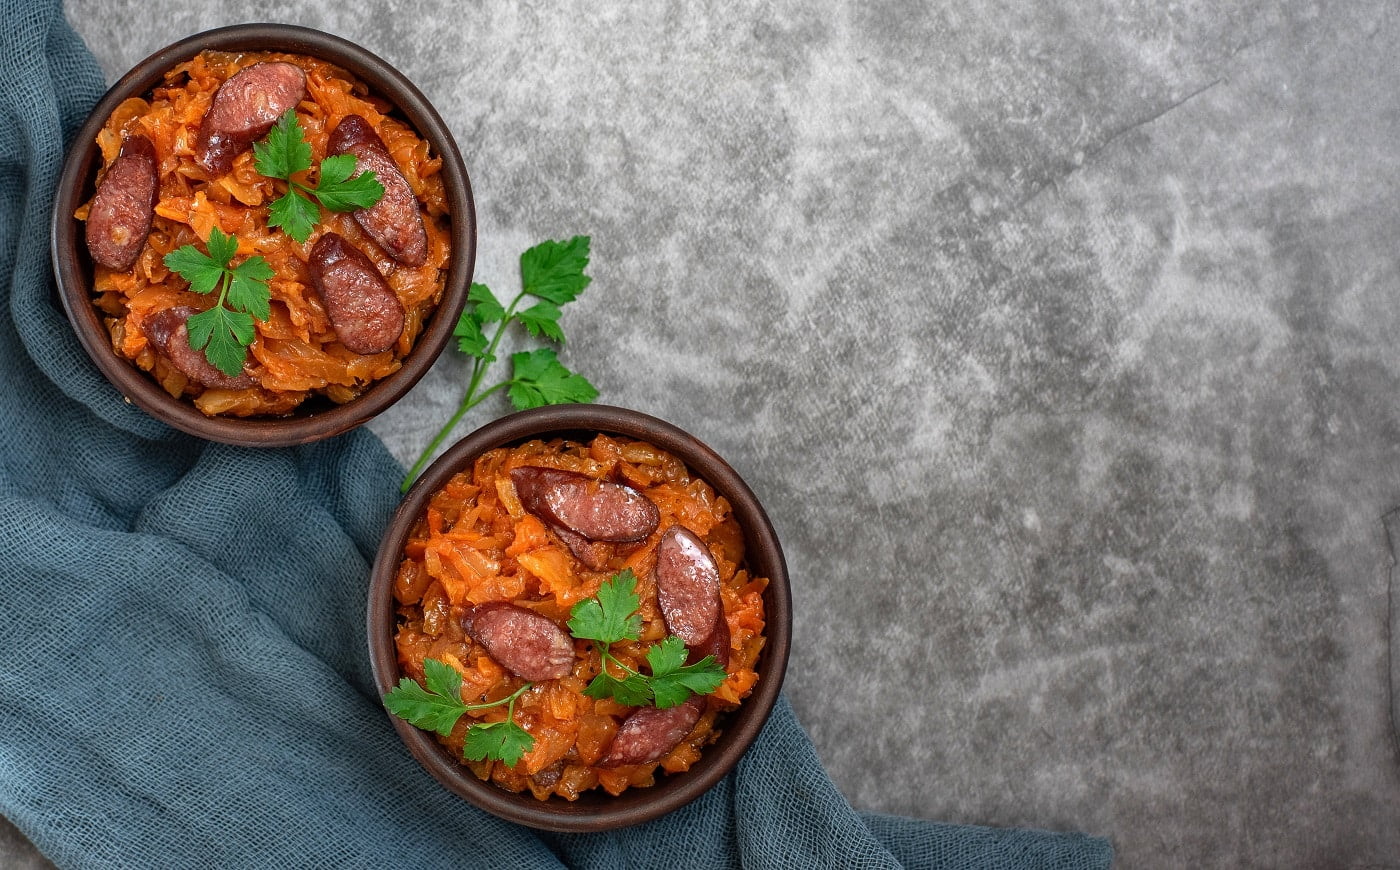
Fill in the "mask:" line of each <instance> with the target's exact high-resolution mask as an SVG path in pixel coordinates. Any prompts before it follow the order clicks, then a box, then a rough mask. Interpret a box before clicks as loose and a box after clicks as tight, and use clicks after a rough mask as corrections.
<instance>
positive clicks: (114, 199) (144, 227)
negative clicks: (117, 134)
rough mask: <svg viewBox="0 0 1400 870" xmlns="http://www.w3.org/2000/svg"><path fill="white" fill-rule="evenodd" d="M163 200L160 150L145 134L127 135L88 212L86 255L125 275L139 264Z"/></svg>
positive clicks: (99, 185)
mask: <svg viewBox="0 0 1400 870" xmlns="http://www.w3.org/2000/svg"><path fill="white" fill-rule="evenodd" d="M159 196H160V173H159V169H158V166H157V161H156V149H155V146H154V145H152V144H151V140H150V139H147V138H146V137H145V136H142V135H139V134H138V135H135V136H128V137H126V139H125V140H124V141H123V142H122V148H121V151H120V152H118V154H117V159H116V160H113V161H112V165H111V166H109V167H107V172H106V174H104V175H103V176H102V181H100V182H99V183H98V185H97V193H96V194H94V195H93V197H92V206H91V208H89V210H88V218H87V226H86V227H85V228H84V231H85V232H86V234H87V247H88V252H89V253H90V254H92V259H93V260H94V261H95V262H97V263H99V264H101V265H103V266H106V267H107V268H108V269H114V270H116V271H118V272H123V271H125V270H127V269H130V268H131V267H132V266H133V265H135V264H136V258H137V257H139V256H141V249H142V248H144V247H145V246H146V237H147V236H148V235H150V232H151V220H152V219H153V218H154V217H155V214H156V200H157V199H158V198H159Z"/></svg>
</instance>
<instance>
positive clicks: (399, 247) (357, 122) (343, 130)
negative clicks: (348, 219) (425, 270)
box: [326, 115, 428, 266]
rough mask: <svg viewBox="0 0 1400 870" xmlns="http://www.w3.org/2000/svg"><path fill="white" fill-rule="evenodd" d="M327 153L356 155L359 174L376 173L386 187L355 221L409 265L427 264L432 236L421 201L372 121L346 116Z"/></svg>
mask: <svg viewBox="0 0 1400 870" xmlns="http://www.w3.org/2000/svg"><path fill="white" fill-rule="evenodd" d="M326 150H327V151H329V152H330V153H331V154H351V155H354V157H355V169H356V171H358V172H366V171H370V172H373V173H374V177H375V178H376V179H377V180H378V181H379V183H380V184H381V185H382V186H383V187H384V195H383V196H382V197H380V199H379V202H377V203H375V204H374V205H372V206H370V207H369V208H357V209H355V211H354V216H355V221H356V222H357V223H359V225H360V226H361V227H363V228H364V231H365V232H366V233H367V234H368V235H369V237H370V238H372V239H374V240H375V241H376V242H378V243H379V246H380V247H381V248H383V249H384V250H385V251H386V252H387V253H388V254H389V256H391V257H393V258H394V259H395V260H397V261H398V262H400V263H403V264H404V265H405V266H421V265H423V264H424V263H426V262H427V261H428V233H427V231H426V230H425V229H424V228H423V215H422V213H421V212H419V210H418V198H417V197H416V196H414V195H413V188H412V187H410V186H409V184H408V179H406V178H404V176H403V173H402V172H400V171H399V167H398V164H397V163H395V162H394V158H393V156H392V155H390V154H389V148H388V146H386V145H385V144H384V140H383V139H381V138H379V134H378V133H376V132H375V131H374V127H373V126H371V125H370V123H369V121H367V120H365V119H364V118H363V117H361V116H359V115H346V116H345V117H344V118H342V119H341V120H340V123H339V124H336V126H335V129H334V130H332V131H331V135H330V139H328V140H327V142H326Z"/></svg>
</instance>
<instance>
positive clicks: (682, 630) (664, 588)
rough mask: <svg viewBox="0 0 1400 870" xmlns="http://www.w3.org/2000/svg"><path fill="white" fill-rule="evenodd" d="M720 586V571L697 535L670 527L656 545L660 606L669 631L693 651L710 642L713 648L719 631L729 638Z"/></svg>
mask: <svg viewBox="0 0 1400 870" xmlns="http://www.w3.org/2000/svg"><path fill="white" fill-rule="evenodd" d="M719 586H720V583H719V568H718V567H717V566H716V565H715V560H714V559H713V558H712V557H711V556H710V551H709V548H707V547H706V546H705V542H704V541H702V540H700V538H698V537H697V536H696V535H695V533H694V532H692V531H690V530H689V529H687V528H685V527H684V526H671V527H670V528H669V529H667V530H666V531H665V533H663V534H662V535H661V540H660V542H659V543H657V545H656V598H657V602H658V603H659V604H660V605H661V615H662V617H663V618H664V619H665V620H666V628H667V629H668V630H669V631H670V632H671V634H674V635H675V636H676V637H679V638H680V639H681V640H683V641H685V645H686V646H687V647H689V648H690V649H692V650H696V649H699V648H700V647H701V646H703V645H706V643H707V642H708V643H709V645H711V646H713V645H714V644H715V640H716V639H715V637H714V636H715V633H716V632H717V631H719V630H720V629H725V634H726V635H727V634H728V631H727V623H725V620H724V610H723V607H722V605H721V602H720V592H719ZM725 647H726V649H727V647H728V640H727V638H726V642H725ZM717 657H718V656H717Z"/></svg>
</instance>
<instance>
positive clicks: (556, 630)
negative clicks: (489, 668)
mask: <svg viewBox="0 0 1400 870" xmlns="http://www.w3.org/2000/svg"><path fill="white" fill-rule="evenodd" d="M462 629H463V630H464V631H466V633H467V635H468V636H470V637H471V639H472V640H474V641H476V642H477V643H479V644H481V645H482V646H483V647H484V648H485V649H486V654H487V655H489V656H490V657H491V659H492V660H493V661H495V662H496V664H498V665H500V666H501V667H503V668H505V669H506V670H508V671H510V672H511V673H512V674H515V675H516V676H517V677H520V678H521V679H525V680H530V681H531V682H538V681H540V680H557V679H559V678H560V677H566V676H568V675H569V673H570V672H571V671H573V669H574V642H573V639H572V638H570V637H569V634H568V632H566V631H564V629H562V628H560V627H559V626H558V625H556V624H555V622H554V620H552V619H550V618H549V617H547V616H545V615H544V614H542V613H536V612H535V611H533V610H529V609H528V608H524V607H521V606H519V605H516V604H511V603H510V602H508V601H492V602H489V603H487V604H479V605H477V606H476V607H473V608H472V609H471V610H469V611H467V613H466V615H465V616H463V617H462Z"/></svg>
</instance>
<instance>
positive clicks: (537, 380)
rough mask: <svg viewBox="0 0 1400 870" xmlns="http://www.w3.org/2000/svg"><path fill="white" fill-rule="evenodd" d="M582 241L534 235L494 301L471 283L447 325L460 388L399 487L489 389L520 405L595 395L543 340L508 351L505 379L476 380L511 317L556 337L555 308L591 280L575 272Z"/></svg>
mask: <svg viewBox="0 0 1400 870" xmlns="http://www.w3.org/2000/svg"><path fill="white" fill-rule="evenodd" d="M588 246H589V237H588V236H574V237H573V238H572V239H569V240H568V241H567V242H557V241H553V240H548V241H544V242H541V243H540V244H538V245H536V246H534V247H533V248H530V249H529V250H528V251H526V252H525V253H523V254H521V255H520V279H521V290H520V292H519V293H517V294H516V296H515V298H514V299H512V300H511V302H510V304H509V305H507V306H504V307H502V305H501V303H500V302H498V301H497V300H496V297H495V295H494V294H493V293H492V292H491V290H490V289H489V288H488V287H487V286H486V285H485V284H473V285H472V286H471V289H470V290H469V292H468V294H467V305H466V308H464V309H463V310H462V315H461V317H459V318H458V320H457V326H456V328H455V329H454V330H453V335H455V336H456V337H457V347H458V349H459V350H461V351H462V353H465V354H466V355H467V356H469V357H471V358H472V370H471V377H470V379H469V380H468V381H467V392H466V395H464V396H463V397H462V402H461V404H460V405H458V406H457V411H456V412H455V413H454V414H453V415H452V417H451V418H450V419H448V421H447V424H446V425H444V426H443V427H442V428H441V429H440V430H438V433H437V434H436V435H435V436H433V440H432V441H430V442H429V443H428V446H427V448H426V449H424V451H423V454H422V455H421V456H419V457H418V460H417V461H416V462H414V463H413V467H412V468H411V469H409V472H408V476H407V477H405V478H404V481H403V485H402V486H401V487H400V489H401V490H402V491H405V492H406V491H407V490H408V487H409V484H411V483H413V480H414V478H416V477H417V476H418V473H419V472H421V471H422V470H423V466H425V465H427V463H428V460H429V459H430V458H432V455H433V453H434V452H436V450H437V449H438V447H439V446H441V444H442V442H443V440H444V439H445V438H446V437H447V436H448V435H449V434H451V432H452V430H453V429H455V428H456V427H457V424H458V423H460V422H461V421H462V418H463V417H464V416H466V413H467V412H468V411H470V410H471V409H472V408H474V407H476V406H477V405H478V404H480V403H481V401H482V400H484V399H485V398H486V397H487V396H490V395H491V394H492V393H495V392H497V391H499V390H505V391H506V395H507V396H508V397H509V398H510V402H511V404H512V405H514V406H515V408H516V410H520V411H523V410H525V409H526V408H538V407H540V406H542V405H562V404H568V403H571V402H591V401H593V400H594V399H596V398H598V391H597V390H596V389H594V387H593V385H592V384H590V383H589V382H588V379H587V378H585V377H584V376H583V375H580V374H576V373H574V372H571V371H569V370H568V369H567V368H565V367H564V364H563V363H561V362H559V357H558V356H557V355H556V354H555V352H554V349H553V348H549V347H541V348H536V349H534V350H528V351H521V352H519V353H515V354H511V357H510V362H511V376H510V378H508V379H506V380H503V381H501V382H500V383H497V384H495V385H493V386H491V387H487V388H485V389H482V386H481V385H482V381H483V380H485V378H486V372H487V370H488V369H489V368H490V367H491V364H492V363H494V362H495V361H496V349H497V347H499V346H500V343H501V337H502V336H503V335H504V334H505V331H506V327H507V326H508V325H509V324H510V323H511V322H516V323H519V324H520V325H521V326H522V327H524V329H525V331H526V332H528V333H529V334H530V335H531V336H534V337H535V338H545V339H548V340H550V341H554V342H558V343H561V344H562V343H563V341H564V331H563V329H562V328H561V327H560V325H559V316H560V312H561V309H562V307H563V306H564V305H566V304H568V303H570V302H572V301H574V300H575V299H577V298H578V296H579V294H580V293H582V292H583V291H584V288H586V287H587V286H588V284H589V282H590V281H592V280H593V279H592V278H590V277H588V276H587V275H585V274H584V273H583V270H584V269H585V268H587V267H588ZM526 297H531V298H533V299H534V300H535V301H534V303H533V304H532V305H530V307H528V308H524V309H522V308H521V307H520V306H521V304H522V303H523V302H525V301H526ZM493 323H494V324H496V326H495V331H494V333H493V334H492V335H491V337H490V338H489V339H488V338H487V337H486V328H487V327H488V326H489V325H490V324H493Z"/></svg>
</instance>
